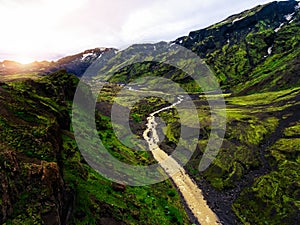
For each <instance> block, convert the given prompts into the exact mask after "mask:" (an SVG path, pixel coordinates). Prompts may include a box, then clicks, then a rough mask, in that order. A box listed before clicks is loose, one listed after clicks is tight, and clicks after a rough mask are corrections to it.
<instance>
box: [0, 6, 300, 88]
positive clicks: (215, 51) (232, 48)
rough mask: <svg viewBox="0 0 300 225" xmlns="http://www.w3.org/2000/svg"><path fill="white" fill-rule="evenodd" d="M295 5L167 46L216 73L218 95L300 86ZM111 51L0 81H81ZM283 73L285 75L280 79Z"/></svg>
mask: <svg viewBox="0 0 300 225" xmlns="http://www.w3.org/2000/svg"><path fill="white" fill-rule="evenodd" d="M299 12H300V3H299V2H297V1H281V2H277V1H276V2H272V3H269V4H266V5H259V6H257V7H255V8H253V9H250V10H246V11H244V12H242V13H240V14H237V15H233V16H230V17H228V18H227V19H225V20H223V21H222V22H220V23H217V24H215V25H212V26H210V27H208V28H205V29H201V30H197V31H192V32H190V34H189V35H188V36H185V37H180V38H177V39H176V40H175V41H173V42H171V43H170V44H172V43H176V44H178V45H182V46H184V47H186V48H188V49H190V50H192V51H194V52H195V53H197V54H198V55H199V56H200V57H201V58H203V59H204V60H205V61H206V62H207V64H208V65H209V66H210V67H211V69H212V70H213V71H214V72H215V74H216V75H217V77H218V78H219V81H220V83H221V86H222V87H223V89H229V90H231V91H234V92H240V93H251V92H255V91H257V90H278V89H284V88H288V87H294V86H298V85H299V84H300V80H299V76H295V71H299V68H300V48H299V43H300V36H299V35H295V34H298V33H299V32H300V13H299ZM109 51H113V52H116V49H112V48H95V49H90V50H86V51H84V52H82V53H79V54H76V55H72V56H67V57H64V58H62V59H60V60H58V61H56V62H47V61H42V62H34V63H31V64H28V65H22V64H20V63H17V62H13V61H4V62H2V63H0V75H1V74H2V75H3V74H5V75H7V74H15V73H37V74H42V75H43V74H48V73H51V72H54V71H57V70H58V69H66V70H67V72H70V73H73V74H75V75H76V76H78V77H81V76H82V75H83V74H84V72H85V70H86V69H87V68H88V67H89V66H90V65H91V64H92V63H93V62H94V61H95V60H96V59H97V58H99V57H101V56H102V54H106V53H107V52H109ZM283 71H284V73H283Z"/></svg>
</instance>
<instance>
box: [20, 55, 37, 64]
mask: <svg viewBox="0 0 300 225" xmlns="http://www.w3.org/2000/svg"><path fill="white" fill-rule="evenodd" d="M16 61H17V62H18V63H21V64H23V65H26V64H29V63H32V62H34V59H33V58H30V57H27V56H20V57H17V58H16Z"/></svg>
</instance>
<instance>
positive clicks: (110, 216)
mask: <svg viewBox="0 0 300 225" xmlns="http://www.w3.org/2000/svg"><path fill="white" fill-rule="evenodd" d="M76 83H77V79H75V78H74V77H72V76H69V75H67V74H65V73H64V72H58V73H57V74H54V75H51V76H49V77H44V78H41V79H39V80H37V81H30V80H29V81H24V82H23V81H22V82H14V83H10V84H4V83H2V84H1V87H0V90H1V97H0V101H1V105H3V106H4V107H1V114H0V115H1V116H0V123H1V126H0V129H1V132H0V135H1V136H0V137H1V145H0V147H1V155H0V163H1V167H0V168H1V170H0V174H1V177H2V178H3V179H4V178H5V179H8V180H10V182H9V183H8V184H7V186H5V188H4V189H3V190H2V191H1V195H0V196H1V198H0V201H1V205H2V209H3V211H2V214H0V215H1V217H0V220H1V222H2V223H5V222H6V224H42V223H45V224H47V223H51V222H50V220H49V218H48V220H47V217H45V216H44V215H45V214H47V212H52V211H55V210H56V209H57V208H58V207H59V206H58V205H57V204H63V200H64V199H60V198H59V199H56V201H57V202H60V201H61V202H60V203H57V204H56V203H55V204H53V203H51V202H52V201H53V200H51V199H53V198H55V197H53V195H54V196H56V195H55V194H54V192H53V190H52V189H51V187H52V186H51V185H50V187H49V188H50V190H48V188H46V186H44V185H46V184H44V183H43V182H44V181H43V178H41V177H39V175H38V174H39V172H34V171H35V170H36V169H35V168H39V167H40V165H48V164H49V165H55V166H56V167H55V168H57V170H59V171H57V172H56V173H57V176H58V178H57V179H58V180H60V179H63V183H61V180H60V181H59V182H58V181H57V182H56V179H54V178H51V177H50V178H49V179H50V180H52V184H53V185H56V187H59V189H61V190H63V191H64V192H63V193H65V194H63V193H62V195H68V196H69V199H68V201H69V203H68V204H67V205H68V206H66V207H71V206H72V205H73V207H71V209H72V210H73V214H72V216H71V217H70V218H69V221H70V223H71V224H106V223H109V222H116V221H122V223H123V224H139V223H140V222H141V221H143V224H188V223H189V219H188V217H187V214H186V213H185V211H184V208H183V206H182V203H181V201H180V198H179V196H178V194H177V192H176V190H175V189H174V187H173V185H172V184H171V183H170V182H169V181H165V182H163V183H160V184H157V185H153V186H148V187H126V190H125V191H118V190H116V189H114V188H113V184H112V183H111V182H110V181H108V180H106V179H105V178H103V177H101V176H100V175H99V174H98V173H96V172H95V171H94V170H93V169H91V168H90V167H89V166H88V165H87V164H86V163H85V162H84V159H83V158H82V156H81V155H80V152H79V151H78V149H77V147H76V142H75V140H74V137H73V135H72V132H70V130H69V129H70V119H69V115H68V113H69V110H70V106H71V102H70V100H71V99H72V96H73V93H74V90H75V89H74V88H75V87H76ZM102 118H105V117H104V116H102ZM97 122H98V124H99V126H100V127H106V126H109V124H108V121H107V120H106V119H103V120H98V121H97ZM109 130H110V129H108V130H99V134H100V136H102V137H103V136H106V134H105V133H107V132H110V131H109ZM106 143H109V144H110V145H112V146H115V147H116V149H118V151H117V152H114V154H115V155H116V156H117V157H119V158H126V159H127V160H129V161H130V162H131V163H133V164H136V163H137V162H138V161H137V160H140V159H141V158H140V157H138V158H136V157H128V156H129V155H128V154H129V153H130V149H128V148H127V149H125V148H124V147H123V148H122V147H121V145H120V144H119V143H117V142H116V141H114V139H113V138H111V139H109V140H107V139H106ZM122 149H123V150H124V151H125V150H126V151H127V153H126V152H123V151H122ZM7 152H9V153H11V154H13V155H16V158H15V161H11V159H10V158H9V157H8V154H7ZM124 154H125V155H124ZM145 157H146V158H144V161H145V162H147V161H149V159H148V158H149V156H145ZM13 162H15V163H16V164H17V165H18V167H16V168H13V167H14V164H13ZM9 165H10V166H9ZM9 168H10V169H11V170H13V171H14V172H12V173H10V172H9V171H8V169H9ZM32 173H37V175H36V178H33V177H31V175H28V174H32ZM16 174H19V175H18V176H17V175H16ZM22 174H23V175H22ZM41 176H42V175H41ZM60 177H61V178H60ZM15 179H17V180H15ZM55 182H56V183H55ZM4 184H5V183H4ZM3 187H4V186H3ZM53 188H55V186H53ZM9 190H17V192H15V194H14V195H13V196H14V197H11V198H9V201H8V200H7V197H6V195H5V193H6V191H7V192H8V193H9V192H10V191H9ZM16 193H17V194H16ZM67 193H68V194H67ZM72 201H74V202H73V203H72ZM25 202H26V204H25ZM6 206H7V208H5V207H6ZM61 207H63V206H61ZM3 212H7V213H5V215H4V214H3ZM62 214H63V213H61V217H62ZM50 217H51V215H50ZM51 218H54V216H52V217H51Z"/></svg>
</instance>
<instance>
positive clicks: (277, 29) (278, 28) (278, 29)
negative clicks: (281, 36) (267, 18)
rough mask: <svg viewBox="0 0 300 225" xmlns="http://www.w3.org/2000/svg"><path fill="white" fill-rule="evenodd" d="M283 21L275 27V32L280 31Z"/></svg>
mask: <svg viewBox="0 0 300 225" xmlns="http://www.w3.org/2000/svg"><path fill="white" fill-rule="evenodd" d="M283 25H284V23H282V24H280V26H279V27H277V28H276V29H275V30H274V31H275V32H276V33H277V32H278V31H280V29H281V28H282V27H283Z"/></svg>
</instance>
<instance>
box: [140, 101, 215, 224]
mask: <svg viewBox="0 0 300 225" xmlns="http://www.w3.org/2000/svg"><path fill="white" fill-rule="evenodd" d="M177 98H178V100H177V102H175V103H174V104H172V105H171V106H168V107H164V108H162V109H160V110H157V111H155V112H153V113H151V114H150V115H149V117H148V118H147V125H146V126H147V129H146V130H145V131H144V133H143V137H144V139H145V140H146V142H147V143H148V146H149V149H150V151H151V153H152V155H153V157H154V159H155V160H156V161H157V162H158V163H159V164H160V165H161V167H162V168H163V169H164V170H165V172H166V173H167V174H168V175H169V177H170V179H172V181H173V183H174V184H175V186H176V188H177V190H178V192H179V193H180V195H181V196H182V198H183V200H184V201H185V203H186V205H187V207H188V208H189V210H190V212H191V213H192V214H193V216H194V218H193V219H195V220H196V221H193V222H195V223H198V224H201V225H214V224H221V223H220V222H219V218H218V217H217V215H216V214H215V213H214V212H213V211H212V210H211V209H210V208H209V206H208V205H207V202H206V201H205V199H204V197H203V195H202V191H201V190H200V189H199V187H198V186H197V185H196V183H195V182H194V181H193V180H192V178H191V177H190V176H189V175H188V174H187V173H186V171H185V169H184V168H183V167H182V166H180V165H179V164H178V163H177V162H176V161H175V160H174V159H173V158H172V157H171V156H169V155H168V154H166V153H165V152H164V151H163V150H161V149H160V148H159V146H158V143H159V136H158V134H157V130H156V127H157V125H158V124H157V123H156V121H155V115H157V114H158V113H160V112H162V111H165V110H168V109H171V108H173V107H175V106H176V105H178V104H180V103H181V102H182V101H183V100H184V97H183V96H178V97H177ZM175 171H177V172H175ZM174 173H175V174H174Z"/></svg>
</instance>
